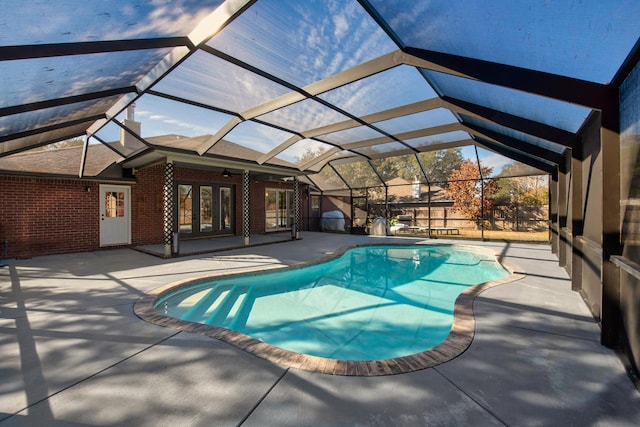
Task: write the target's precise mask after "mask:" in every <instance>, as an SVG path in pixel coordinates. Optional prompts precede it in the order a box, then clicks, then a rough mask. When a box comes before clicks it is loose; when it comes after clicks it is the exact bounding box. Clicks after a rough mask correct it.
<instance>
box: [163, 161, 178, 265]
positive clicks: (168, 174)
mask: <svg viewBox="0 0 640 427" xmlns="http://www.w3.org/2000/svg"><path fill="white" fill-rule="evenodd" d="M174 177H175V169H174V165H173V163H172V162H167V163H165V165H164V179H163V183H162V208H163V212H164V215H163V218H162V230H163V242H164V256H165V257H167V258H169V257H171V252H172V251H171V244H172V243H173V216H174V215H173V206H174V204H173V199H174V194H173V192H174V185H173V184H174V181H175V178H174ZM176 243H177V242H176Z"/></svg>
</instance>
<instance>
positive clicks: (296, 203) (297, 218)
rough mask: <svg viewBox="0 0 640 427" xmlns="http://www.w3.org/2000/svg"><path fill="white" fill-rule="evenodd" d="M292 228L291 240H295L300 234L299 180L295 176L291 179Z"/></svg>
mask: <svg viewBox="0 0 640 427" xmlns="http://www.w3.org/2000/svg"><path fill="white" fill-rule="evenodd" d="M293 215H294V218H293V226H294V227H295V229H294V232H293V233H292V236H291V237H292V238H293V239H297V238H298V233H299V232H300V180H298V177H297V176H294V177H293Z"/></svg>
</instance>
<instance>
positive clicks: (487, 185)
mask: <svg viewBox="0 0 640 427" xmlns="http://www.w3.org/2000/svg"><path fill="white" fill-rule="evenodd" d="M492 171H493V168H491V167H488V166H482V167H481V168H480V169H479V168H478V164H477V163H476V162H473V161H471V160H467V161H465V162H464V163H462V164H461V165H460V168H458V169H455V170H453V171H452V172H451V174H450V175H449V186H448V188H447V189H446V192H447V196H448V197H449V198H450V199H451V200H453V207H454V209H456V210H457V211H458V212H460V213H461V214H462V215H464V217H465V218H467V219H470V220H474V221H476V223H478V224H480V221H481V220H482V218H483V217H484V216H485V215H486V214H488V213H489V212H490V211H491V208H492V207H493V203H494V202H493V198H492V197H491V196H492V195H494V194H495V193H496V192H497V191H498V183H497V182H496V180H495V179H485V180H484V198H483V197H482V196H483V188H482V187H483V181H482V180H481V179H480V177H481V175H480V172H482V176H489V175H490V174H491V172H492ZM483 199H484V205H483V204H482V201H483ZM483 213H484V215H483Z"/></svg>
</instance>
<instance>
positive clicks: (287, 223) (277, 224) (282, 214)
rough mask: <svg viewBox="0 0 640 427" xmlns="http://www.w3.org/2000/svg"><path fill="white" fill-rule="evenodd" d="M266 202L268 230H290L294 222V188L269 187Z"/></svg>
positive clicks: (265, 196)
mask: <svg viewBox="0 0 640 427" xmlns="http://www.w3.org/2000/svg"><path fill="white" fill-rule="evenodd" d="M264 202H265V229H266V231H279V230H290V229H291V227H292V226H293V222H294V205H293V190H281V189H277V188H267V189H266V191H265V193H264Z"/></svg>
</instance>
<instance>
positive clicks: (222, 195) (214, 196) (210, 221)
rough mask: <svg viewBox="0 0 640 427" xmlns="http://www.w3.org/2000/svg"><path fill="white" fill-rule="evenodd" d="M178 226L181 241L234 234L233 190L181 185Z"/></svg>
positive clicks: (178, 199)
mask: <svg viewBox="0 0 640 427" xmlns="http://www.w3.org/2000/svg"><path fill="white" fill-rule="evenodd" d="M177 190H178V191H176V194H177V200H176V205H177V209H176V211H177V226H178V228H177V229H178V231H179V232H180V236H181V237H204V236H210V235H217V234H233V232H234V231H233V230H234V227H233V224H234V222H233V221H234V218H233V212H234V208H233V187H232V186H228V185H226V186H223V185H220V184H209V183H207V184H201V183H178V189H177Z"/></svg>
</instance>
